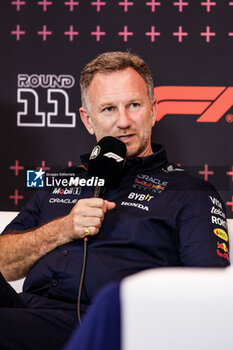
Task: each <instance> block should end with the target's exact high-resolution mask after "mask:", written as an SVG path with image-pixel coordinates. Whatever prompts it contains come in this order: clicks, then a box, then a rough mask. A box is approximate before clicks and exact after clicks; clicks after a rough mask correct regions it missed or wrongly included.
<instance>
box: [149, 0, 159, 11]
mask: <svg viewBox="0 0 233 350" xmlns="http://www.w3.org/2000/svg"><path fill="white" fill-rule="evenodd" d="M146 6H151V11H152V12H155V9H156V6H161V2H158V1H155V0H151V2H146Z"/></svg>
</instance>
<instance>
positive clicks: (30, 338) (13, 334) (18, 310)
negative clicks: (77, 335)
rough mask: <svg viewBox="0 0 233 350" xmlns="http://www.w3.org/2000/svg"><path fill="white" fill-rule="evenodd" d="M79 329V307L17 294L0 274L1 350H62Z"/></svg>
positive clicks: (25, 294)
mask: <svg viewBox="0 0 233 350" xmlns="http://www.w3.org/2000/svg"><path fill="white" fill-rule="evenodd" d="M76 325H77V308H76V304H75V305H73V304H69V303H64V302H62V301H56V300H51V299H48V298H44V297H40V296H37V295H33V294H28V293H20V294H17V293H16V292H15V290H14V289H13V288H12V287H11V286H10V285H9V284H8V283H7V282H6V281H5V280H4V278H3V276H2V274H1V273H0V349H1V350H42V349H43V350H59V349H62V348H63V346H64V344H65V343H66V342H67V340H68V339H69V337H70V334H71V333H72V331H73V329H74V328H75V327H76Z"/></svg>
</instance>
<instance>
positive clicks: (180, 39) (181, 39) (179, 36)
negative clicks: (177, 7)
mask: <svg viewBox="0 0 233 350" xmlns="http://www.w3.org/2000/svg"><path fill="white" fill-rule="evenodd" d="M182 29H183V28H182V26H179V27H178V30H179V31H178V32H173V34H172V35H174V36H178V41H179V43H181V42H182V41H183V36H188V33H187V32H183V31H182Z"/></svg>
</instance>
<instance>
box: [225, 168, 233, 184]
mask: <svg viewBox="0 0 233 350" xmlns="http://www.w3.org/2000/svg"><path fill="white" fill-rule="evenodd" d="M226 174H227V175H231V176H232V178H231V179H232V181H233V166H232V170H231V171H227V172H226Z"/></svg>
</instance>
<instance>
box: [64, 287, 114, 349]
mask: <svg viewBox="0 0 233 350" xmlns="http://www.w3.org/2000/svg"><path fill="white" fill-rule="evenodd" d="M119 288H120V287H119V284H117V283H116V284H111V285H109V286H107V287H105V288H104V289H103V291H102V292H100V293H99V295H98V296H97V297H96V299H95V301H94V303H93V305H92V306H91V307H90V309H89V311H88V313H87V315H86V316H85V317H84V319H83V321H82V323H81V325H80V326H79V327H78V328H77V329H76V331H75V332H74V334H73V335H72V337H71V339H70V341H69V343H68V344H67V346H66V347H65V349H64V350H120V348H121V347H120V344H121V324H120V318H121V316H120V296H119Z"/></svg>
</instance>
